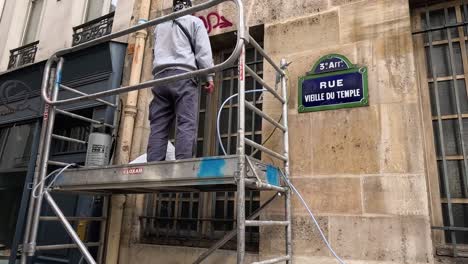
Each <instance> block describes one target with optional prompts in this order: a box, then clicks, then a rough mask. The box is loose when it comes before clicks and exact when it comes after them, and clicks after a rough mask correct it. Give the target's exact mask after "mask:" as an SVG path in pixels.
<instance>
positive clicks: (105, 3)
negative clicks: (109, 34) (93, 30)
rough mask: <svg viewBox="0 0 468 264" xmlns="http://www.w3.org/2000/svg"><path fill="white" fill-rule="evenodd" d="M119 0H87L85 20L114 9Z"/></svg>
mask: <svg viewBox="0 0 468 264" xmlns="http://www.w3.org/2000/svg"><path fill="white" fill-rule="evenodd" d="M118 1H119V0H88V4H87V7H86V19H85V22H88V21H91V20H94V19H96V18H98V17H101V16H103V15H105V14H107V13H110V12H113V11H115V8H116V7H117V2H118Z"/></svg>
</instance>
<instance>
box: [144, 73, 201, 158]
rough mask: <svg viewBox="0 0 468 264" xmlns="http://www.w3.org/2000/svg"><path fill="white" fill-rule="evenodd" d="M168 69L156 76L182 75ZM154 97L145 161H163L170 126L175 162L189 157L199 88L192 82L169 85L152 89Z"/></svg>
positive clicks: (191, 149)
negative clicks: (173, 138) (171, 128)
mask: <svg viewBox="0 0 468 264" xmlns="http://www.w3.org/2000/svg"><path fill="white" fill-rule="evenodd" d="M183 72H185V71H183V70H176V69H168V70H165V71H163V72H161V73H159V74H158V75H156V76H155V79H157V78H163V77H168V76H172V75H177V74H180V73H183ZM152 91H153V95H154V98H153V100H152V101H151V103H150V107H149V120H150V124H151V133H150V136H149V140H148V152H147V153H148V162H150V161H163V160H165V158H166V150H167V141H168V138H169V130H170V126H171V124H172V123H173V122H174V118H175V120H176V122H177V124H176V141H175V156H176V159H188V158H192V155H193V147H194V143H195V136H196V132H197V131H196V129H197V117H198V96H199V95H198V86H197V84H196V83H195V81H194V80H192V79H187V80H181V81H177V82H171V83H169V84H164V85H161V86H158V87H154V88H153V89H152Z"/></svg>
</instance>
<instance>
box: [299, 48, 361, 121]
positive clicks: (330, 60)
mask: <svg viewBox="0 0 468 264" xmlns="http://www.w3.org/2000/svg"><path fill="white" fill-rule="evenodd" d="M367 83H368V82H367V67H358V66H356V65H353V64H352V63H351V62H350V61H349V60H348V59H347V58H346V57H345V56H342V55H339V54H329V55H326V56H323V57H322V58H320V59H319V60H318V61H317V62H316V63H315V65H314V66H313V68H312V71H310V72H308V73H307V75H306V76H304V77H301V78H300V79H299V86H298V87H299V93H298V94H299V98H298V99H299V104H298V105H299V109H298V111H299V113H304V112H314V111H322V110H335V109H340V108H350V107H359V106H367V105H369V94H368V87H367Z"/></svg>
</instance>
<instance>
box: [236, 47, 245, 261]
mask: <svg viewBox="0 0 468 264" xmlns="http://www.w3.org/2000/svg"><path fill="white" fill-rule="evenodd" d="M238 110H239V126H238V127H239V135H238V136H239V142H238V151H237V152H238V153H237V154H238V155H239V179H238V184H237V264H243V263H244V257H245V173H246V168H245V43H242V48H241V53H240V56H239V109H238Z"/></svg>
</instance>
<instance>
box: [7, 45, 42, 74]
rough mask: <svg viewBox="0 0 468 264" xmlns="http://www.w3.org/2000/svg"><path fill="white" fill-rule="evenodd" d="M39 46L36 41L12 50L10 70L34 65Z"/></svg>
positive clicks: (9, 63)
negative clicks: (30, 64)
mask: <svg viewBox="0 0 468 264" xmlns="http://www.w3.org/2000/svg"><path fill="white" fill-rule="evenodd" d="M38 44H39V41H35V42H32V43H29V44H27V45H24V46H21V47H19V48H16V49H12V50H10V60H9V61H8V70H10V69H14V68H17V67H20V66H23V65H26V64H29V63H33V62H34V59H35V58H36V52H37V45H38Z"/></svg>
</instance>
